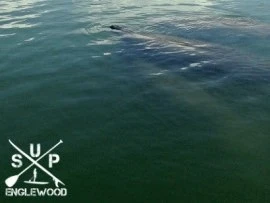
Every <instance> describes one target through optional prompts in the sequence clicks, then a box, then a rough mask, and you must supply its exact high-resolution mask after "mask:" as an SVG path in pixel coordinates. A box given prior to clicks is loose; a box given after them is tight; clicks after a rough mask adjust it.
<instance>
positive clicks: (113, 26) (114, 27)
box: [110, 25, 122, 30]
mask: <svg viewBox="0 0 270 203" xmlns="http://www.w3.org/2000/svg"><path fill="white" fill-rule="evenodd" d="M110 28H111V29H112V30H122V27H120V26H119V25H111V26H110Z"/></svg>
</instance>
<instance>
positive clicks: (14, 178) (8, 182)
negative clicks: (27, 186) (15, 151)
mask: <svg viewBox="0 0 270 203" xmlns="http://www.w3.org/2000/svg"><path fill="white" fill-rule="evenodd" d="M18 178H19V176H18V175H15V176H11V177H9V178H7V179H6V180H5V183H6V185H7V186H8V187H12V186H13V185H15V183H16V182H17V180H18Z"/></svg>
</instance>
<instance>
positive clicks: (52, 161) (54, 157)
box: [49, 154, 60, 168]
mask: <svg viewBox="0 0 270 203" xmlns="http://www.w3.org/2000/svg"><path fill="white" fill-rule="evenodd" d="M59 161H60V157H59V155H58V154H49V168H52V167H53V164H56V163H58V162H59Z"/></svg>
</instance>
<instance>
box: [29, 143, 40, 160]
mask: <svg viewBox="0 0 270 203" xmlns="http://www.w3.org/2000/svg"><path fill="white" fill-rule="evenodd" d="M30 155H31V156H32V157H39V156H40V144H37V145H36V152H34V144H32V143H31V144H30Z"/></svg>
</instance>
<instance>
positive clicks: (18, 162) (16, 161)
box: [11, 154, 23, 168]
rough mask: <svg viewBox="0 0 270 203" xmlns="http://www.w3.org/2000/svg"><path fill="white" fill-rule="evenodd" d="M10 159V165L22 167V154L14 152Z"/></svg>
mask: <svg viewBox="0 0 270 203" xmlns="http://www.w3.org/2000/svg"><path fill="white" fill-rule="evenodd" d="M11 159H12V161H13V163H11V166H12V167H13V168H20V167H22V165H23V163H22V160H21V159H22V155H20V154H14V155H13V156H12V158H11Z"/></svg>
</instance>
